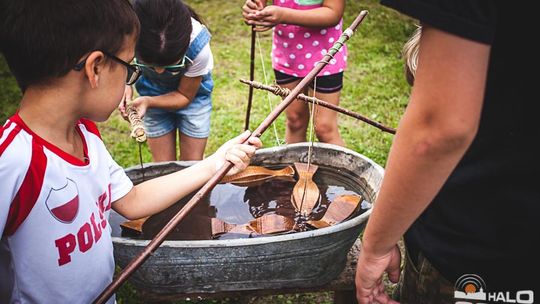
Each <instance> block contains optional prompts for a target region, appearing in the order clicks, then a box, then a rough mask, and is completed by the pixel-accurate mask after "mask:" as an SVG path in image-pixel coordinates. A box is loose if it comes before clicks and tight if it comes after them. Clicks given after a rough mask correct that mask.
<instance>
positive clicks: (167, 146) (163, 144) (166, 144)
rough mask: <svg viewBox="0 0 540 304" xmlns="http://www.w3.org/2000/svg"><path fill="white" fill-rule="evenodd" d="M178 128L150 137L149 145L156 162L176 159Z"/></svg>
mask: <svg viewBox="0 0 540 304" xmlns="http://www.w3.org/2000/svg"><path fill="white" fill-rule="evenodd" d="M175 133H176V130H173V131H171V132H169V133H166V134H164V135H162V136H159V137H148V146H149V147H150V152H151V153H152V159H153V160H154V161H155V162H160V161H175V160H176V134H175Z"/></svg>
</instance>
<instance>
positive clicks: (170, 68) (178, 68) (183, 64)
mask: <svg viewBox="0 0 540 304" xmlns="http://www.w3.org/2000/svg"><path fill="white" fill-rule="evenodd" d="M186 59H187V61H188V62H190V63H191V60H190V59H189V58H187V57H186V56H184V57H182V60H180V62H178V63H177V64H171V65H161V66H159V65H151V64H144V63H140V62H139V61H138V60H137V58H135V59H134V63H133V64H134V65H136V66H138V67H141V68H149V69H152V70H154V71H155V70H156V68H159V69H164V70H165V71H167V72H171V73H178V72H180V71H182V69H183V68H185V67H186Z"/></svg>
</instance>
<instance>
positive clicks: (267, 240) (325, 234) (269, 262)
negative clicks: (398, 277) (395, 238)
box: [110, 143, 384, 294]
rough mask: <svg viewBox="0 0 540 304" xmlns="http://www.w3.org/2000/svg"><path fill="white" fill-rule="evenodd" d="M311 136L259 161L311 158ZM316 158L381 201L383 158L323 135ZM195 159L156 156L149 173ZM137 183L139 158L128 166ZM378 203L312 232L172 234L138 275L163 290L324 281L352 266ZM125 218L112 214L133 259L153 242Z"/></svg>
mask: <svg viewBox="0 0 540 304" xmlns="http://www.w3.org/2000/svg"><path fill="white" fill-rule="evenodd" d="M308 146H309V144H307V143H299V144H291V145H284V146H280V147H272V148H266V149H260V150H259V151H258V152H257V153H256V155H255V156H254V158H253V159H252V162H251V164H253V165H263V166H264V165H267V166H272V165H278V164H287V163H293V162H297V161H301V162H306V161H307V153H308V152H307V151H308ZM312 162H313V163H315V164H324V165H326V166H330V167H333V168H335V169H343V170H347V171H349V172H353V173H354V176H355V180H354V182H355V183H358V185H360V187H361V188H362V189H363V195H364V196H365V198H366V200H367V201H369V202H373V201H374V200H375V197H376V194H377V193H378V191H379V187H380V183H381V180H382V177H383V174H384V170H383V169H382V167H381V166H379V165H378V164H376V163H375V162H373V161H372V160H370V159H368V158H367V157H365V156H363V155H361V154H359V153H356V152H354V151H352V150H349V149H346V148H342V147H339V146H335V145H330V144H322V143H315V144H314V146H313V149H312ZM192 164H193V162H166V163H149V164H146V165H145V167H146V169H145V175H146V178H149V177H157V176H161V175H164V174H167V173H170V172H174V171H177V170H181V169H183V168H185V167H187V166H190V165H192ZM126 172H127V174H128V176H129V177H130V178H131V179H132V180H133V181H134V183H137V182H139V181H140V180H141V178H142V172H141V170H140V168H139V166H135V167H131V168H128V169H126ZM370 213H371V209H368V210H367V211H366V212H364V213H362V214H361V215H358V216H356V217H353V218H351V219H349V220H347V221H344V222H342V223H340V224H337V225H334V226H331V227H327V228H323V229H318V230H312V231H306V232H299V233H293V234H286V235H278V236H268V237H260V238H250V239H227V240H194V241H169V240H167V241H164V242H163V244H162V245H161V246H160V248H159V249H157V250H156V251H155V253H154V254H153V255H152V256H151V257H150V258H149V259H148V260H147V261H146V262H145V263H144V264H143V265H142V266H141V267H140V268H139V269H138V270H137V271H136V272H135V273H134V274H133V275H132V276H131V278H130V281H131V282H132V284H133V285H134V286H135V287H136V288H138V289H141V290H143V291H146V292H151V293H155V294H186V293H196V294H201V293H218V292H226V291H240V290H256V289H281V288H304V287H315V286H319V285H324V284H326V283H328V282H329V281H331V280H332V279H334V278H335V277H336V276H337V275H338V274H339V273H340V272H341V271H342V270H343V268H344V266H345V262H346V258H347V252H348V251H349V249H350V248H351V246H352V245H353V243H354V242H355V241H356V239H357V238H358V236H359V234H360V232H361V230H362V229H363V227H364V226H365V223H366V221H367V219H368V217H369V215H370ZM123 220H124V219H123V218H122V217H121V216H119V215H118V214H116V213H112V214H111V218H110V221H111V226H112V227H113V243H114V250H115V251H114V256H115V260H116V262H117V264H118V265H119V266H120V267H125V266H126V265H127V264H128V263H129V262H130V261H131V260H132V259H133V258H134V257H135V256H136V255H137V254H138V253H139V252H140V251H141V250H142V249H143V248H144V247H145V246H146V245H147V244H148V243H149V241H148V240H135V239H129V238H124V237H119V235H120V229H119V226H118V225H119V223H120V222H121V221H123Z"/></svg>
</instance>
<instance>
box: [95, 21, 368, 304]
mask: <svg viewBox="0 0 540 304" xmlns="http://www.w3.org/2000/svg"><path fill="white" fill-rule="evenodd" d="M367 14H368V12H367V11H361V12H360V14H359V15H358V16H357V17H356V19H354V21H353V23H352V24H351V25H350V26H349V27H348V28H347V29H346V30H345V31H344V32H343V34H342V35H341V37H340V38H339V40H338V41H336V42H335V44H334V46H332V48H330V50H329V51H328V53H327V54H326V55H325V56H324V57H323V59H322V60H321V61H319V63H317V65H316V66H315V67H314V68H313V70H311V72H309V74H308V75H307V76H306V77H304V79H302V81H300V83H299V84H298V85H297V86H296V87H295V88H294V89H293V90H292V91H291V93H290V94H289V95H288V96H287V97H285V98H284V99H283V101H282V102H281V103H280V104H279V105H278V106H277V107H276V108H275V109H274V110H272V112H271V113H270V114H268V116H267V117H266V118H265V119H264V120H263V122H261V124H260V125H259V126H258V127H257V128H256V129H255V130H254V131H253V133H252V134H251V136H252V137H253V136H256V137H260V136H261V135H262V134H263V133H264V131H265V130H266V129H268V127H270V125H271V124H272V122H273V121H274V120H276V118H277V117H278V116H279V114H281V113H282V112H283V111H284V110H285V108H287V106H288V105H289V104H291V103H292V102H293V101H294V100H295V99H296V96H298V94H300V92H301V91H302V90H303V89H304V88H305V87H306V86H307V85H308V84H309V83H310V82H311V81H312V80H313V79H314V78H315V77H316V76H317V75H318V74H319V72H320V71H321V70H322V69H323V68H324V67H325V66H326V65H327V64H328V61H329V60H330V59H331V58H332V57H333V56H334V55H335V54H336V53H337V52H338V51H339V49H340V48H341V47H342V46H343V44H345V42H346V41H347V40H349V39H350V38H351V36H352V35H353V34H354V31H355V30H356V29H357V28H358V26H359V25H360V23H361V22H362V21H363V20H364V18H365V16H366V15H367ZM248 141H249V139H246V140H245V141H244V143H245V142H248ZM232 167H233V164H232V163H230V162H225V164H224V165H223V166H222V167H221V168H220V169H219V170H218V171H217V172H216V174H215V175H214V176H213V177H212V178H210V180H208V181H207V182H206V184H204V186H202V188H201V189H200V190H199V191H197V193H196V194H195V195H194V196H193V197H192V198H191V199H190V200H189V201H188V202H187V204H186V205H185V206H184V207H182V209H180V211H178V213H177V214H176V215H175V216H174V217H173V218H172V219H171V220H170V221H169V222H168V223H167V224H166V225H165V226H164V227H163V229H161V231H160V232H158V234H157V235H156V236H155V237H154V239H152V240H151V241H150V243H148V245H146V247H145V248H144V249H143V250H142V251H141V252H140V253H139V254H138V255H137V256H136V257H135V258H133V260H131V262H130V263H129V264H128V265H127V266H126V267H125V268H124V269H123V270H122V271H121V272H120V273H119V274H118V276H117V277H116V278H115V279H114V280H113V281H112V282H111V284H109V286H107V287H106V288H105V290H103V292H102V293H101V294H100V295H99V296H98V297H97V298H96V299H95V300H94V303H96V304H102V303H105V302H106V301H107V300H108V299H109V298H110V297H111V296H112V295H113V294H114V292H115V291H116V290H117V289H118V288H119V287H120V286H121V285H122V284H123V283H124V282H125V281H126V280H127V279H128V278H129V276H130V275H131V274H133V272H135V270H137V268H139V267H140V266H141V265H142V264H143V263H144V262H145V261H146V260H147V259H148V258H149V257H150V256H151V255H152V253H153V252H154V251H155V250H156V249H157V248H158V247H159V245H161V243H163V241H164V240H165V238H166V237H167V235H169V234H170V232H171V231H173V229H174V228H175V227H176V226H177V225H178V224H179V223H180V222H181V221H182V220H183V219H184V217H185V216H186V215H187V214H188V213H189V212H190V211H191V209H193V208H194V207H195V205H197V203H199V202H200V201H201V200H202V199H203V198H204V197H205V196H206V195H208V193H210V191H212V189H213V188H214V187H215V186H216V185H217V184H218V183H219V181H220V180H221V179H222V178H223V177H224V176H225V175H226V174H227V172H229V170H231V169H232Z"/></svg>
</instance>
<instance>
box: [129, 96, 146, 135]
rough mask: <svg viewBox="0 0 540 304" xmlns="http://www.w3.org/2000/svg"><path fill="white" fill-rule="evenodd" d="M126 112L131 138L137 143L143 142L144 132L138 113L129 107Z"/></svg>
mask: <svg viewBox="0 0 540 304" xmlns="http://www.w3.org/2000/svg"><path fill="white" fill-rule="evenodd" d="M126 111H127V115H128V120H129V124H130V125H131V137H133V138H134V139H135V140H136V141H137V142H139V143H143V142H145V141H146V131H145V130H144V125H143V122H142V119H141V117H140V116H139V113H138V112H137V109H136V108H135V107H132V106H131V105H129V106H128V107H127V110H126Z"/></svg>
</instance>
